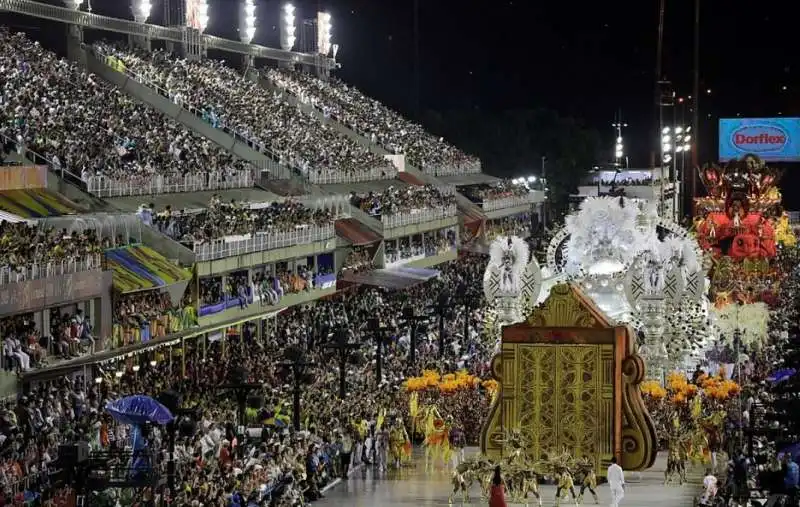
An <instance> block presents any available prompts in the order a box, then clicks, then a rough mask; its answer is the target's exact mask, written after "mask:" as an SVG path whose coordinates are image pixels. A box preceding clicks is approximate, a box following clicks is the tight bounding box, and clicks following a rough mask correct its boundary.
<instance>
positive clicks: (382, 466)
mask: <svg viewBox="0 0 800 507" xmlns="http://www.w3.org/2000/svg"><path fill="white" fill-rule="evenodd" d="M388 461H389V428H388V427H387V425H386V410H382V411H381V413H380V414H379V415H378V420H377V422H376V423H375V464H376V465H377V466H378V469H379V470H381V471H384V470H386V464H387V462H388Z"/></svg>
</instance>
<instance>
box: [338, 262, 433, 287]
mask: <svg viewBox="0 0 800 507" xmlns="http://www.w3.org/2000/svg"><path fill="white" fill-rule="evenodd" d="M437 276H439V271H437V270H435V269H425V268H407V267H397V268H391V269H376V270H375V271H367V272H364V273H353V272H351V271H350V272H347V271H346V272H345V274H344V276H343V277H342V279H343V280H344V281H346V282H350V283H359V284H363V285H375V286H377V287H385V288H387V289H392V290H403V289H407V288H409V287H412V286H414V285H417V284H419V283H422V282H426V281H428V280H430V279H431V278H436V277H437Z"/></svg>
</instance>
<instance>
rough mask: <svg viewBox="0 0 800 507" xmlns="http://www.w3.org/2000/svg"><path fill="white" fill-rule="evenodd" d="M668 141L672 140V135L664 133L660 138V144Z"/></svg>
mask: <svg viewBox="0 0 800 507" xmlns="http://www.w3.org/2000/svg"><path fill="white" fill-rule="evenodd" d="M670 141H672V136H669V135H665V136H663V137H662V138H661V144H667V143H668V142H670Z"/></svg>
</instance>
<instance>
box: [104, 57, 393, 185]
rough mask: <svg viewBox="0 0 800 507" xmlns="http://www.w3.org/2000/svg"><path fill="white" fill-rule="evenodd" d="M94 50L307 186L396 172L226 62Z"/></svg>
mask: <svg viewBox="0 0 800 507" xmlns="http://www.w3.org/2000/svg"><path fill="white" fill-rule="evenodd" d="M96 47H97V48H98V49H99V51H100V52H101V53H103V54H111V55H113V56H114V57H116V58H118V59H120V60H121V61H123V62H124V64H125V66H126V67H127V69H128V70H130V71H131V72H132V73H133V74H134V75H136V76H137V78H139V79H140V80H141V81H143V83H144V84H146V85H149V86H155V87H157V88H159V89H160V90H162V91H163V93H165V94H166V95H167V96H168V97H169V98H170V99H171V100H172V101H173V102H175V103H176V104H178V105H181V106H186V107H188V108H191V109H194V110H195V111H197V112H199V114H201V115H202V116H203V118H204V119H206V120H207V121H208V122H209V123H211V125H212V126H214V127H215V128H220V129H225V130H227V131H230V132H231V133H234V134H236V135H237V136H240V137H242V138H243V139H245V140H247V142H248V143H249V144H250V145H251V146H253V147H254V148H255V149H257V150H259V151H262V152H264V153H267V154H270V155H272V156H274V157H276V158H277V159H278V160H279V161H280V162H281V163H282V164H284V165H287V166H290V167H293V168H296V169H298V170H300V171H301V172H302V173H303V174H305V175H306V176H308V177H309V178H310V180H311V182H312V183H336V182H347V181H351V180H352V179H353V177H355V178H356V179H363V177H360V175H363V174H367V173H369V172H371V171H374V170H378V171H382V172H384V173H385V177H387V178H391V177H392V176H393V175H394V174H395V171H394V169H393V167H392V166H391V164H390V163H389V162H387V161H386V160H384V159H383V158H382V157H381V156H380V155H377V154H374V153H372V152H371V151H370V150H369V149H368V148H367V147H365V146H362V145H360V144H358V143H357V142H356V141H354V140H352V139H350V138H349V137H347V136H346V135H344V134H342V133H340V132H339V131H337V130H336V129H335V128H332V127H330V126H329V125H326V124H325V123H324V122H323V121H321V120H320V119H319V118H318V117H317V116H315V115H313V114H310V113H308V112H304V111H303V110H302V109H300V108H298V107H297V106H296V105H292V104H291V103H290V102H289V101H287V100H286V99H285V98H284V97H282V96H281V94H280V93H278V92H275V91H272V90H267V89H266V88H264V87H263V86H262V85H261V84H259V83H258V82H256V81H253V80H251V79H249V78H248V77H244V76H242V75H240V74H239V73H237V71H236V70H234V69H233V68H231V67H228V66H227V65H226V64H225V62H222V61H215V60H207V59H206V60H202V61H188V60H183V59H179V58H176V57H174V56H172V55H170V54H168V53H165V52H153V53H146V52H143V51H136V52H131V51H128V50H124V49H121V48H114V47H112V46H110V45H106V44H99V45H97V46H96ZM367 179H381V178H380V177H372V178H367Z"/></svg>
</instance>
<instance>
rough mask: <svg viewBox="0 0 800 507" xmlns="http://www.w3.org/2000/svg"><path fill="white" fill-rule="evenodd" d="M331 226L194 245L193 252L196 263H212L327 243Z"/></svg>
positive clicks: (267, 233) (317, 226)
mask: <svg viewBox="0 0 800 507" xmlns="http://www.w3.org/2000/svg"><path fill="white" fill-rule="evenodd" d="M334 234H335V233H334V227H333V224H328V225H322V226H319V225H308V226H299V227H296V228H295V229H294V230H293V231H285V232H264V233H256V234H255V235H254V236H250V237H248V238H241V239H239V238H237V237H231V238H223V239H219V240H214V241H211V242H207V243H199V242H198V243H195V244H194V247H193V249H194V252H195V255H196V256H197V261H198V262H204V261H213V260H216V259H224V258H226V257H234V256H239V255H245V254H249V253H254V252H264V251H268V250H275V249H276V248H287V247H292V246H297V245H307V244H309V243H313V242H315V241H327V240H329V239H332V238H333V237H334Z"/></svg>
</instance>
